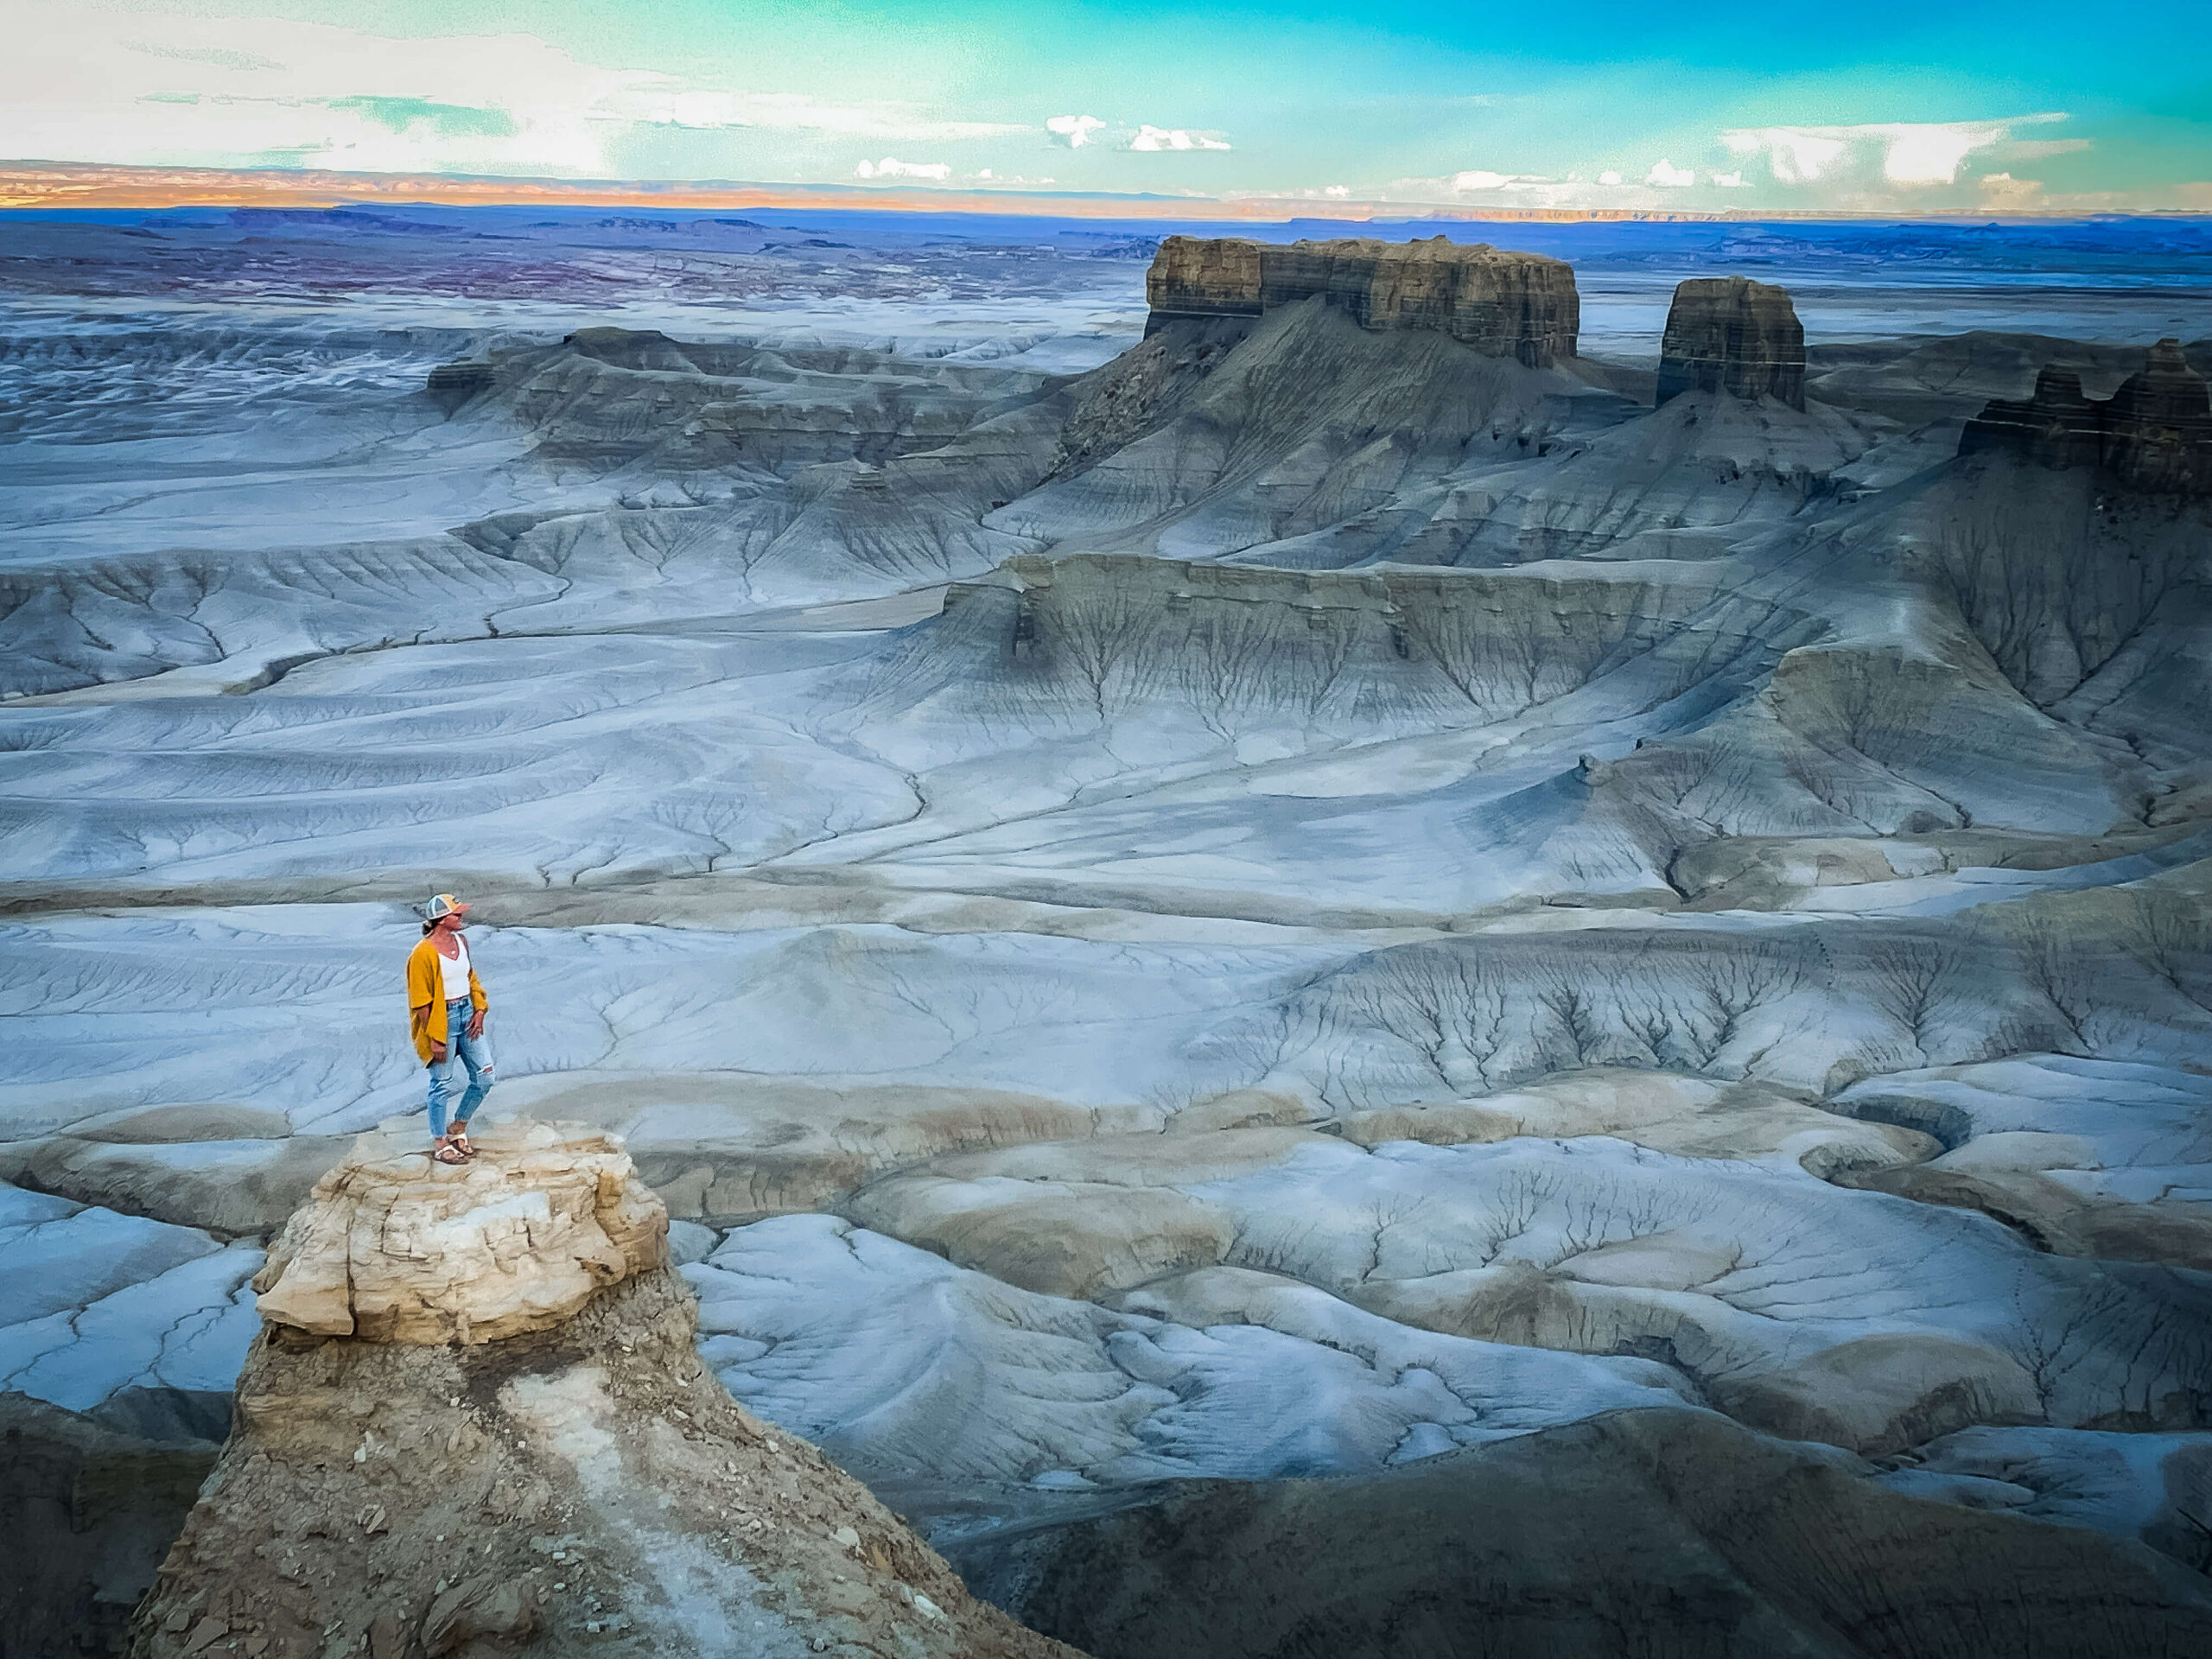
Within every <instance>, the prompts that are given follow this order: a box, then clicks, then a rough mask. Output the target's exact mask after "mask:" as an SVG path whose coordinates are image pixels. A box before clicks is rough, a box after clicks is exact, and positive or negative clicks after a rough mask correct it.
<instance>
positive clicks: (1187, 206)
mask: <svg viewBox="0 0 2212 1659" xmlns="http://www.w3.org/2000/svg"><path fill="white" fill-rule="evenodd" d="M376 203H384V204H388V205H390V206H392V207H401V206H404V205H407V204H410V203H420V204H426V205H435V206H439V207H529V206H531V205H534V204H535V205H542V206H544V207H626V208H655V207H658V208H674V209H677V210H681V211H686V212H725V213H726V212H730V211H733V210H736V211H746V210H760V209H769V210H773V209H779V208H782V209H790V208H832V209H843V210H845V211H849V212H878V213H986V214H1000V215H1006V216H1024V217H1030V218H1038V219H1161V220H1173V219H1181V220H1192V221H1198V222H1202V223H1217V222H1220V221H1223V220H1243V221H1249V222H1251V223H1255V224H1264V223H1271V222H1272V223H1281V222H1285V221H1287V220H1290V219H1351V220H1363V219H1447V220H1450V219H1466V220H1475V221H1481V220H1497V221H1500V222H1504V223H1522V224H1530V223H1557V224H1566V223H1574V222H1578V221H1583V220H1642V221H1647V222H1651V223H1683V222H1690V221H1700V222H1710V221H1715V220H1728V219H1746V220H1767V221H1771V220H1776V219H1828V220H1834V219H1859V218H1868V219H1899V218H1903V217H1907V215H1901V214H1898V213H1866V214H1860V213H1836V212H1823V213H1810V212H1798V213H1784V212H1777V211H1773V210H1768V211H1766V212H1763V213H1661V212H1654V211H1649V210H1642V209H1626V208H1620V209H1584V208H1525V207H1524V208H1515V207H1479V208H1478V207H1453V206H1449V205H1445V204H1435V203H1422V202H1379V201H1350V200H1343V199H1341V198H1333V197H1332V198H1328V199H1325V200H1321V199H1316V200H1306V199H1304V198H1300V197H1287V196H1241V197H1240V196H1227V197H1217V196H1190V197H1178V196H1153V195H1128V196H1109V195H1088V194H1054V193H1052V192H1046V191H1036V192H1027V191H1013V190H944V189H901V188H863V187H859V186H853V185H799V184H786V185H779V184H737V183H721V182H693V181H684V180H668V181H652V180H632V181H620V180H599V179H524V178H489V177H467V176H449V175H439V174H428V173H421V174H411V173H345V172H340V171H337V170H335V169H329V168H297V169H295V168H267V169H260V168H196V167H114V166H105V165H99V164H94V163H90V162H0V210H5V209H17V210H21V209H35V208H48V209H53V208H71V207H78V208H108V209H113V210H126V211H127V210H132V209H140V210H149V211H158V210H160V209H163V208H171V207H290V208H303V209H304V208H318V207H359V206H364V205H369V204H376ZM2141 216H2142V217H2146V218H2155V217H2164V216H2166V215H2162V214H2155V213H2152V214H2144V215H2141ZM1922 217H1926V218H1929V219H1967V220H1970V221H1972V222H1974V223H1977V224H1980V223H1987V222H1989V220H1990V219H1992V218H1993V217H2000V218H2004V219H2049V218H2072V217H2078V215H2077V214H2072V213H2065V214H2060V213H2018V212H2015V213H2005V214H2002V215H1995V216H1993V215H1992V214H1990V213H1937V214H1929V215H1923V216H1922Z"/></svg>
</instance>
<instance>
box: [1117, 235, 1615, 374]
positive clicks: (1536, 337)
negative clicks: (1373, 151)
mask: <svg viewBox="0 0 2212 1659" xmlns="http://www.w3.org/2000/svg"><path fill="white" fill-rule="evenodd" d="M1316 296H1318V297H1319V298H1320V299H1321V300H1323V301H1324V302H1325V303H1327V304H1329V305H1332V306H1334V307H1336V308H1338V309H1340V310H1343V311H1344V312H1346V313H1348V314H1349V315H1351V317H1352V318H1353V319H1354V320H1355V321H1357V322H1358V323H1359V325H1360V326H1361V327H1364V328H1374V329H1378V330H1381V329H1391V328H1425V329H1431V330H1433V331H1435V332H1437V333H1439V334H1449V335H1451V336H1452V338H1453V339H1455V340H1463V341H1465V343H1466V344H1467V345H1469V346H1473V347H1474V348H1475V349H1476V350H1477V351H1479V352H1481V353H1484V354H1485V355H1486V356H1491V357H1511V358H1516V359H1519V360H1520V361H1522V362H1523V363H1526V364H1528V365H1530V366H1531V367H1534V368H1542V367H1546V366H1548V365H1550V364H1551V363H1553V362H1554V360H1555V359H1559V358H1562V357H1573V355H1574V354H1575V340H1576V336H1577V334H1579V332H1580V327H1581V315H1582V314H1581V300H1580V296H1579V295H1578V294H1577V292H1576V290H1575V287H1574V272H1573V270H1572V269H1571V268H1570V267H1569V266H1568V265H1567V264H1566V263H1565V262H1563V261H1561V260H1558V259H1548V258H1546V257H1543V256H1542V255H1541V254H1534V253H1514V252H1510V251H1506V250H1503V249H1499V248H1494V247H1491V245H1489V244H1487V243H1478V244H1474V245H1462V244H1458V243H1453V242H1450V241H1447V240H1446V239H1445V238H1443V237H1441V236H1439V237H1434V238H1431V239H1430V240H1428V241H1426V242H1400V243H1391V242H1381V241H1375V240H1370V239H1368V238H1344V239H1343V240H1339V241H1333V242H1294V243H1292V244H1290V245H1288V246H1287V247H1280V246H1274V245H1268V244H1264V243H1257V242H1247V241H1243V240H1241V239H1238V238H1224V239H1219V240H1207V239H1204V238H1198V237H1190V236H1171V237H1169V238H1167V239H1166V241H1164V242H1162V243H1161V244H1160V252H1159V254H1158V255H1157V256H1156V257H1154V260H1153V262H1152V270H1151V272H1150V273H1149V275H1147V277H1146V278H1145V297H1146V299H1147V302H1148V303H1149V304H1150V305H1151V307H1152V318H1151V321H1150V322H1149V324H1148V325H1147V332H1148V333H1149V332H1152V331H1153V330H1154V329H1156V328H1158V327H1160V325H1161V324H1162V323H1164V322H1166V321H1169V320H1171V319H1173V318H1179V317H1223V316H1244V317H1255V316H1259V315H1262V313H1265V312H1268V311H1272V310H1274V309H1275V308H1277V307H1279V306H1285V305H1295V304H1297V303H1298V302H1300V301H1302V300H1309V299H1313V298H1315V297H1316Z"/></svg>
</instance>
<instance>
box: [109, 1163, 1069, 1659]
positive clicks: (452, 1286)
mask: <svg viewBox="0 0 2212 1659" xmlns="http://www.w3.org/2000/svg"><path fill="white" fill-rule="evenodd" d="M478 1146H479V1147H480V1155H479V1157H478V1160H476V1162H474V1164H471V1165H469V1166H465V1167H455V1168H448V1167H446V1166H440V1165H437V1164H434V1163H432V1162H430V1161H429V1159H428V1157H427V1156H426V1155H425V1154H424V1153H423V1152H422V1151H421V1150H419V1149H418V1150H415V1151H412V1152H407V1151H403V1150H402V1149H401V1148H400V1147H399V1146H398V1145H397V1143H396V1142H395V1141H392V1140H391V1138H389V1137H386V1136H382V1135H366V1136H364V1137H362V1140H361V1142H360V1144H359V1145H358V1146H357V1147H355V1149H354V1151H353V1153H352V1154H350V1155H349V1156H348V1157H347V1158H346V1160H345V1161H344V1163H342V1164H341V1165H340V1166H339V1167H338V1168H337V1169H335V1170H334V1171H333V1172H332V1173H331V1174H330V1176H329V1177H328V1178H327V1179H325V1180H324V1181H323V1182H322V1184H321V1185H320V1186H319V1187H318V1188H317V1189H316V1192H315V1197H314V1198H313V1199H312V1200H311V1201H310V1202H309V1203H308V1205H307V1206H306V1208H304V1209H303V1210H302V1211H301V1212H300V1214H299V1215H298V1217H296V1218H295V1220H294V1223H293V1224H292V1225H290V1226H289V1227H288V1228H287V1229H286V1231H285V1234H284V1237H283V1240H282V1241H281V1243H280V1244H279V1246H278V1248H277V1253H276V1254H275V1255H273V1256H272V1258H271V1267H270V1272H269V1274H268V1275H267V1278H266V1286H267V1287H266V1289H265V1290H264V1313H265V1314H266V1315H267V1316H268V1317H267V1322H266V1323H265V1325H264V1328H263V1332H262V1334H261V1336H260V1338H259V1339H258V1340H257V1342H256V1343H255V1344H254V1347H253V1350H252V1352H251V1355H250V1356H249V1357H248V1359H247V1361H246V1365H245V1370H244V1372H243V1373H242V1375H241V1376H239V1378H238V1394H237V1402H236V1410H235V1416H234V1420H233V1427H232V1433H231V1436H230V1440H229V1442H228V1443H227V1445H226V1446H225V1447H224V1449H223V1452H222V1456H221V1458H220V1459H219V1461H218V1462H217V1464H216V1466H215V1469H214V1471H213V1475H212V1476H210V1477H209V1478H208V1480H207V1484H205V1485H204V1487H202V1489H201V1492H200V1500H199V1503H198V1504H197V1506H196V1507H195V1508H194V1510H193V1511H192V1515H191V1516H190V1518H189V1519H188V1521H187V1522H186V1523H185V1527H184V1531H183V1534H182V1535H181V1537H180V1538H179V1539H178V1541H177V1542H176V1544H175V1548H172V1549H171V1550H170V1552H169V1554H168V1559H167V1560H166V1561H164V1562H163V1563H162V1568H161V1572H160V1573H159V1575H158V1576H157V1578H156V1580H155V1584H154V1587H153V1589H152V1591H151V1592H150V1593H149V1595H148V1597H147V1599H146V1600H145V1601H144V1602H143V1604H142V1605H141V1606H140V1608H139V1611H138V1614H137V1619H136V1622H135V1624H134V1627H133V1633H132V1644H131V1651H132V1652H133V1653H134V1654H136V1655H138V1656H143V1659H172V1656H199V1655H239V1656H244V1659H308V1656H314V1655H340V1654H342V1655H346V1656H352V1659H447V1656H483V1659H489V1656H493V1655H497V1654H504V1653H511V1652H514V1651H517V1650H519V1649H525V1648H526V1649H528V1650H529V1651H531V1653H533V1654H569V1653H578V1652H585V1651H588V1652H591V1653H594V1654H607V1655H623V1656H639V1659H643V1656H645V1655H652V1654H667V1653H702V1654H706V1653H716V1654H736V1653H744V1654H757V1655H762V1656H785V1655H792V1656H796V1655H802V1654H807V1655H810V1654H816V1653H827V1652H834V1653H845V1654H857V1653H895V1654H899V1655H902V1656H915V1659H921V1656H942V1659H950V1656H953V1655H961V1656H970V1655H973V1656H985V1659H1071V1654H1072V1650H1071V1649H1067V1648H1065V1647H1063V1646H1061V1645H1060V1644H1059V1643H1056V1642H1052V1641H1048V1640H1046V1638H1044V1637H1039V1636H1036V1635H1034V1634H1033V1633H1032V1632H1030V1631H1028V1630H1023V1629H1022V1628H1021V1627H1020V1626H1019V1625H1017V1624H1014V1622H1013V1621H1012V1620H1011V1619H1009V1618H1007V1617H1006V1616H1005V1615H1004V1614H1002V1613H1000V1612H999V1611H997V1610H995V1608H991V1607H988V1606H986V1605H982V1604H981V1603H979V1602H976V1601H975V1600H974V1599H972V1598H970V1597H969V1594H968V1592H967V1590H966V1588H965V1587H964V1586H963V1585H962V1584H961V1582H960V1580H959V1579H958V1578H957V1576H955V1575H954V1573H952V1572H951V1570H950V1568H948V1567H946V1566H945V1565H944V1561H943V1560H940V1559H939V1558H938V1556H937V1555H936V1554H933V1553H932V1552H931V1550H930V1549H929V1548H927V1547H926V1546H925V1545H924V1544H923V1543H922V1542H921V1541H919V1540H918V1539H917V1538H916V1537H915V1536H914V1535H912V1533H910V1532H908V1531H907V1530H906V1528H905V1527H904V1526H903V1525H901V1524H900V1523H899V1522H898V1520H897V1519H895V1518H894V1517H893V1516H891V1515H890V1514H889V1513H888V1512H887V1510H884V1509H883V1508H882V1506H881V1505H880V1504H879V1503H876V1502H875V1500H874V1498H872V1497H869V1496H868V1492H867V1491H866V1489H865V1488H863V1487H861V1485H860V1484H858V1483H857V1482H855V1481H854V1480H852V1479H851V1478H849V1477H848V1476H846V1475H845V1474H843V1473H842V1471H839V1470H838V1469H837V1468H836V1466H835V1465H832V1464H831V1463H829V1460H828V1459H825V1458H823V1456H822V1454H821V1453H820V1452H817V1451H816V1450H815V1449H814V1448H813V1447H812V1446H808V1445H807V1444H806V1443H805V1442H804V1441H801V1440H795V1439H793V1438H791V1436H789V1435H787V1434H785V1433H780V1432H779V1431H777V1430H775V1429H772V1428H770V1427H766V1425H764V1424H762V1423H761V1422H760V1421H759V1420H757V1419H756V1418H754V1417H753V1416H752V1415H750V1414H748V1413H747V1412H746V1411H745V1410H744V1409H743V1408H741V1407H740V1406H738V1405H737V1404H736V1403H735V1402H734V1401H733V1400H731V1399H730V1397H729V1395H728V1394H727V1393H725V1392H724V1391H723V1389H722V1388H721V1385H720V1384H719V1383H717V1382H716V1381H715V1379H714V1377H713V1376H711V1375H709V1373H708V1372H707V1371H706V1370H705V1369H704V1368H703V1367H702V1365H701V1363H700V1362H699V1358H698V1356H697V1354H696V1351H695V1344H696V1339H697V1334H698V1316H697V1307H696V1304H695V1303H694V1301H693V1300H692V1297H691V1294H690V1291H689V1290H687V1289H686V1288H685V1287H684V1286H683V1282H682V1281H680V1280H678V1279H677V1277H676V1276H675V1274H673V1273H672V1272H671V1270H670V1268H669V1266H668V1259H667V1243H666V1240H667V1227H668V1218H667V1213H666V1211H664V1209H663V1208H662V1206H661V1204H660V1201H659V1199H658V1198H655V1197H654V1196H653V1194H652V1191H651V1189H650V1188H648V1187H647V1186H645V1184H644V1183H643V1182H642V1181H641V1180H639V1179H638V1177H637V1175H636V1173H634V1172H633V1171H632V1168H631V1166H630V1160H629V1158H628V1156H627V1154H626V1153H625V1152H624V1151H623V1149H622V1147H621V1145H620V1142H619V1141H616V1140H615V1139H613V1137H611V1136H608V1135H603V1134H601V1133H599V1132H597V1131H594V1130H588V1129H582V1128H573V1127H556V1126H550V1125H529V1126H525V1125H492V1126H487V1127H486V1128H485V1129H484V1131H483V1133H482V1134H481V1135H480V1137H479V1139H478Z"/></svg>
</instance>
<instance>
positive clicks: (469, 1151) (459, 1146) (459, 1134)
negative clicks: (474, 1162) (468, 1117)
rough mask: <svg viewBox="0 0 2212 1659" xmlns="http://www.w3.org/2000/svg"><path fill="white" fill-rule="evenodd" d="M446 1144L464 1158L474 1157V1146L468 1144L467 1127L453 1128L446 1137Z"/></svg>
mask: <svg viewBox="0 0 2212 1659" xmlns="http://www.w3.org/2000/svg"><path fill="white" fill-rule="evenodd" d="M446 1144H447V1145H448V1146H449V1147H452V1148H453V1149H454V1151H456V1152H458V1153H459V1154H461V1156H462V1157H464V1158H474V1156H475V1155H476V1148H475V1147H472V1146H470V1145H469V1144H468V1131H467V1129H455V1130H454V1132H453V1133H452V1134H451V1135H448V1136H447V1137H446Z"/></svg>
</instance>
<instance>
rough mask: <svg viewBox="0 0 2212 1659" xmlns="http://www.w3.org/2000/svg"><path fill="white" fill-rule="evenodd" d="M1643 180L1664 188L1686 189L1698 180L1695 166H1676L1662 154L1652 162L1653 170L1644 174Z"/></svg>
mask: <svg viewBox="0 0 2212 1659" xmlns="http://www.w3.org/2000/svg"><path fill="white" fill-rule="evenodd" d="M1643 181H1644V182H1645V183H1646V184H1654V185H1657V186H1658V187H1659V188H1661V189H1662V190H1684V189H1688V188H1689V187H1690V186H1691V185H1693V184H1695V183H1696V182H1697V174H1696V172H1695V171H1694V169H1693V168H1687V167H1676V166H1675V164H1674V163H1673V162H1670V161H1669V160H1668V159H1667V158H1666V157H1665V156H1661V157H1660V158H1659V159H1658V160H1657V161H1656V162H1652V163H1651V170H1650V171H1649V173H1647V174H1645V175H1643Z"/></svg>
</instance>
